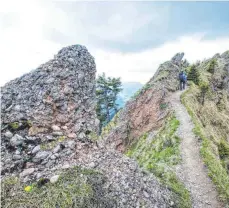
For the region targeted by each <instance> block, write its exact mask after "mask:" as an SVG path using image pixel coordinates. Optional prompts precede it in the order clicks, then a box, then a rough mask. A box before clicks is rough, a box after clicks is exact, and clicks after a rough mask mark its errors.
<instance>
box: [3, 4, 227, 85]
mask: <svg viewBox="0 0 229 208" xmlns="http://www.w3.org/2000/svg"><path fill="white" fill-rule="evenodd" d="M1 4H2V5H1V7H0V45H1V50H0V56H1V62H0V69H1V77H0V85H3V84H5V83H6V82H8V81H10V80H11V79H14V78H16V77H18V76H21V75H22V74H24V73H26V72H29V71H30V70H32V69H34V68H37V67H38V66H39V65H40V64H42V63H44V62H46V61H48V60H49V59H51V58H53V56H54V54H56V53H57V52H58V50H60V49H61V48H62V47H64V46H66V45H72V44H82V45H85V46H86V47H87V48H88V49H89V52H91V53H92V55H93V56H94V57H95V59H96V65H97V71H98V72H99V73H101V72H106V73H107V75H109V76H115V77H121V78H122V80H123V81H138V82H141V83H145V82H146V81H148V80H149V79H150V78H151V77H152V76H153V74H154V72H155V70H156V69H157V68H158V66H159V64H160V63H162V62H164V61H166V60H169V59H171V57H172V56H173V55H174V54H175V53H177V52H179V51H184V52H185V54H186V58H187V59H188V60H189V61H195V60H197V59H202V58H205V57H210V56H213V55H214V54H215V53H217V52H223V51H225V50H228V49H229V45H228V43H229V40H228V38H227V37H225V38H224V37H220V38H216V39H214V40H207V39H206V38H205V35H206V34H203V33H201V34H195V33H191V34H189V35H182V34H179V35H176V37H179V38H177V39H171V36H170V31H167V30H168V28H169V27H168V25H169V26H170V27H171V25H172V26H173V25H174V24H175V25H176V22H175V23H174V24H172V23H173V22H170V21H169V20H170V15H171V11H170V6H169V4H166V5H165V4H159V3H156V2H71V1H68V2H55V1H53V2H50V1H30V0H27V1H10V0H8V1H4V3H1ZM176 14H178V12H176ZM179 18H180V17H179ZM173 21H175V20H174V19H173ZM176 26H179V24H177V25H176ZM174 28H175V27H174ZM224 34H225V33H224ZM225 35H226V34H225ZM164 36H166V37H167V38H166V40H164V39H163V38H162V39H161V37H164ZM162 40H163V41H162ZM162 42H163V44H162ZM133 51H134V52H133Z"/></svg>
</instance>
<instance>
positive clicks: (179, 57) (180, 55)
mask: <svg viewBox="0 0 229 208" xmlns="http://www.w3.org/2000/svg"><path fill="white" fill-rule="evenodd" d="M183 57H184V53H183V52H182V53H177V54H176V55H175V56H174V57H173V58H172V60H171V61H172V62H173V63H175V64H179V63H181V60H182V59H183Z"/></svg>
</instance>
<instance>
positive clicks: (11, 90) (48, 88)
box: [2, 45, 97, 134]
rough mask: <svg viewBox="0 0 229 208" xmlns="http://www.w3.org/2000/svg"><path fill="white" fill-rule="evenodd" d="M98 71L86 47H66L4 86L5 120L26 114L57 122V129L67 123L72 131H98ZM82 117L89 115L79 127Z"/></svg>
mask: <svg viewBox="0 0 229 208" xmlns="http://www.w3.org/2000/svg"><path fill="white" fill-rule="evenodd" d="M69 60H71V61H69ZM95 73H96V67H95V62H94V58H93V57H92V56H91V55H90V54H89V52H88V51H87V49H86V47H84V46H80V45H73V46H70V47H66V48H63V49H62V50H60V51H59V53H58V54H57V55H56V57H55V58H54V59H52V60H50V61H48V62H47V63H45V64H42V65H41V66H40V67H39V68H38V69H36V70H34V71H32V72H31V73H28V74H25V75H24V76H22V77H20V78H18V79H15V80H13V81H11V82H9V83H7V84H6V85H5V86H4V87H3V88H2V122H4V123H11V122H14V121H19V120H21V119H23V118H24V119H28V120H31V121H32V123H33V126H36V127H39V128H41V127H43V128H47V127H48V128H50V127H51V126H53V127H54V129H55V131H57V129H58V127H59V126H61V125H63V124H64V125H65V126H67V127H68V129H67V130H66V132H69V133H71V132H72V133H76V134H77V133H79V132H84V131H86V130H89V129H90V128H91V129H93V130H95V131H96V130H97V129H96V125H95V118H96V117H95V112H94V107H95V106H94V104H92V103H93V102H94V101H95ZM10 106H13V107H12V108H11V109H10V110H9V107H10ZM7 109H8V110H7ZM80 118H86V123H87V125H81V128H80V129H79V130H78V129H77V130H76V128H75V125H76V123H77V122H76V121H77V120H79V119H80ZM92 121H93V122H92ZM91 122H92V124H91V125H90V123H91ZM89 127H90V128H89Z"/></svg>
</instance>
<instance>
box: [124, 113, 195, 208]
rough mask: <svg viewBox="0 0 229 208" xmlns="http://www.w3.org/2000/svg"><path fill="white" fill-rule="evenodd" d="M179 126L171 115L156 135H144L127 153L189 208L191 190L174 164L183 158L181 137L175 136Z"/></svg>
mask: <svg viewBox="0 0 229 208" xmlns="http://www.w3.org/2000/svg"><path fill="white" fill-rule="evenodd" d="M178 126H179V121H178V120H176V118H175V117H174V116H171V117H169V118H168V120H167V122H166V124H165V125H164V127H163V128H161V129H160V130H159V132H158V133H157V135H156V136H155V137H153V138H152V139H151V138H149V135H148V134H145V135H143V136H142V137H141V138H139V139H138V140H137V141H136V143H135V144H133V145H132V147H130V149H129V150H128V151H127V153H126V154H127V156H129V157H132V158H134V159H136V160H137V161H138V163H139V165H140V166H142V167H143V168H144V169H146V170H148V171H150V172H151V173H153V174H154V175H155V176H157V177H158V178H159V180H160V181H161V182H162V183H163V184H164V185H166V186H167V187H168V188H169V189H171V190H172V192H173V193H174V200H175V204H176V205H177V207H182V208H186V207H187V208H188V207H191V201H190V195H189V192H188V191H187V189H186V188H185V187H184V185H183V184H182V183H181V182H180V181H179V180H178V179H177V177H176V175H175V173H174V172H173V166H174V165H176V164H178V163H179V162H180V160H181V156H180V151H179V144H180V139H179V138H178V137H176V136H175V131H176V130H177V128H178Z"/></svg>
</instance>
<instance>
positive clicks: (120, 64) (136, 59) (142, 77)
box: [92, 34, 229, 83]
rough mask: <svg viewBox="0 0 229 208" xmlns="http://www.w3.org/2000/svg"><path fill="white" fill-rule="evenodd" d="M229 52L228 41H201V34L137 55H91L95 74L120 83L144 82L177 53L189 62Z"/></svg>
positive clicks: (105, 53)
mask: <svg viewBox="0 0 229 208" xmlns="http://www.w3.org/2000/svg"><path fill="white" fill-rule="evenodd" d="M228 49H229V38H228V37H224V38H219V39H215V40H205V39H204V35H203V34H193V35H192V36H183V37H180V38H178V39H177V40H174V41H171V42H167V43H165V44H163V45H161V46H160V47H157V48H152V49H149V50H146V51H143V52H140V53H127V54H123V53H114V52H109V51H104V50H95V51H92V52H93V55H94V56H95V58H96V64H97V69H98V73H102V72H105V73H106V74H107V75H108V76H114V77H121V78H122V81H125V82H129V81H137V82H141V83H145V82H147V81H148V80H149V79H150V78H151V77H152V76H153V75H154V73H155V72H156V70H157V68H158V67H159V65H160V64H161V63H163V62H165V61H167V60H170V59H171V58H172V57H173V56H174V55H175V54H176V53H177V52H184V53H185V58H186V59H187V60H188V61H189V62H195V61H197V60H202V59H204V58H210V57H212V56H213V55H215V54H216V53H223V52H224V51H226V50H228Z"/></svg>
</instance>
